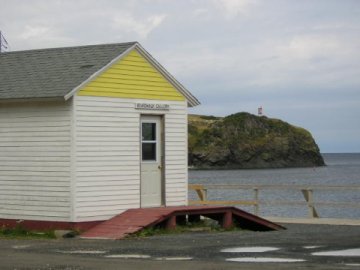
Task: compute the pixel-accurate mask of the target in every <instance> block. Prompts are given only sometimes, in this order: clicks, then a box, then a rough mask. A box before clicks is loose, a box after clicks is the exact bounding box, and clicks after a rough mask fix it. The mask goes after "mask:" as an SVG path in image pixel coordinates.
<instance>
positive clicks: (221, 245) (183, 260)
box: [0, 224, 360, 270]
mask: <svg viewBox="0 0 360 270" xmlns="http://www.w3.org/2000/svg"><path fill="white" fill-rule="evenodd" d="M283 225H284V226H286V227H287V228H288V229H287V230H286V231H274V232H251V231H230V232H214V233H212V232H191V233H183V234H167V235H157V236H152V237H146V238H130V239H125V240H117V241H113V240H83V239H77V238H75V239H60V240H29V239H21V240H12V239H5V238H2V239H0V269H1V270H8V269H18V270H20V269H21V270H24V269H41V270H45V269H46V270H50V269H54V270H60V269H61V270H65V269H66V270H75V269H79V270H80V269H109V270H111V269H137V270H139V269H146V270H151V269H160V270H161V269H173V270H174V269H214V270H215V269H250V270H252V269H261V270H267V269H274V270H275V269H280V270H281V269H292V270H293V269H354V270H355V269H360V254H359V252H360V250H359V249H360V226H334V225H294V224H291V225H290V224H283ZM259 247H265V248H267V249H268V251H264V252H250V251H254V250H253V249H251V248H255V249H258V248H259ZM229 248H247V249H246V250H241V251H237V250H232V251H235V252H222V251H224V250H223V249H229ZM339 250H341V251H342V250H347V251H344V252H345V253H344V254H341V255H336V256H329V255H326V254H325V255H322V256H316V255H314V254H313V253H317V252H326V251H339ZM225 251H226V250H225ZM228 251H229V250H228ZM257 251H259V250H257ZM320 255H321V254H320ZM255 258H257V259H259V258H265V259H271V260H278V259H283V260H287V261H289V260H290V261H291V260H295V261H294V262H237V261H235V262H234V261H229V260H245V259H249V260H254V259H255Z"/></svg>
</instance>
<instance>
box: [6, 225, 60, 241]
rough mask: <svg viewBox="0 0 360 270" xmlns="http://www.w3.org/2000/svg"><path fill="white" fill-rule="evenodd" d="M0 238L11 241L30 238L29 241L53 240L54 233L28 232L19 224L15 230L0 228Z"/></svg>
mask: <svg viewBox="0 0 360 270" xmlns="http://www.w3.org/2000/svg"><path fill="white" fill-rule="evenodd" d="M0 237H3V238H12V239H19V238H30V239H54V238H56V237H55V233H54V231H51V230H49V231H30V230H27V229H25V228H24V227H23V226H21V225H20V224H19V225H17V226H16V227H15V228H6V227H1V228H0Z"/></svg>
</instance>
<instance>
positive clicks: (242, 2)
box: [213, 0, 256, 19]
mask: <svg viewBox="0 0 360 270" xmlns="http://www.w3.org/2000/svg"><path fill="white" fill-rule="evenodd" d="M213 3H214V4H215V7H217V8H218V9H219V10H220V11H221V12H222V13H223V14H224V15H225V17H226V18H228V19H233V18H234V17H236V16H238V15H244V14H246V13H247V12H248V10H249V8H250V6H252V5H254V4H256V1H255V0H213Z"/></svg>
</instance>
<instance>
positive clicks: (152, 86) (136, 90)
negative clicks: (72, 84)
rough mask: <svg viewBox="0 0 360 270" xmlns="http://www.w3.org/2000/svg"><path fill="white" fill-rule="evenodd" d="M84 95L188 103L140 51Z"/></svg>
mask: <svg viewBox="0 0 360 270" xmlns="http://www.w3.org/2000/svg"><path fill="white" fill-rule="evenodd" d="M78 95H81V96H101V97H119V98H139V99H157V100H179V101H182V100H185V98H184V96H183V95H181V94H180V93H179V92H178V91H177V90H176V89H175V88H174V86H173V85H172V84H170V83H169V82H168V81H167V80H166V79H165V78H164V76H163V75H162V74H161V73H159V72H158V71H157V70H156V69H155V68H154V67H153V66H152V65H151V64H150V63H149V62H148V61H147V60H146V59H145V58H144V57H142V56H141V55H140V54H139V53H138V52H137V51H136V50H132V51H131V52H130V53H129V54H128V55H126V56H125V57H124V58H122V59H120V60H119V61H118V62H116V63H114V64H113V65H112V66H111V67H110V68H108V69H107V70H105V71H104V72H103V73H101V74H100V75H99V76H98V77H96V78H95V79H94V80H92V81H90V82H89V83H88V84H86V85H85V86H84V87H83V88H82V89H81V90H80V91H79V92H78Z"/></svg>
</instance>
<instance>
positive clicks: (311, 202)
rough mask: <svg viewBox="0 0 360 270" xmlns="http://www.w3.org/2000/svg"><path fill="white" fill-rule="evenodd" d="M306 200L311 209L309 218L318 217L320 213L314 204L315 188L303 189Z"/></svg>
mask: <svg viewBox="0 0 360 270" xmlns="http://www.w3.org/2000/svg"><path fill="white" fill-rule="evenodd" d="M301 192H302V194H303V196H304V198H305V201H306V203H307V206H308V209H309V218H318V217H319V215H318V213H317V211H316V209H315V205H314V196H313V190H312V189H302V190H301Z"/></svg>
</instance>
